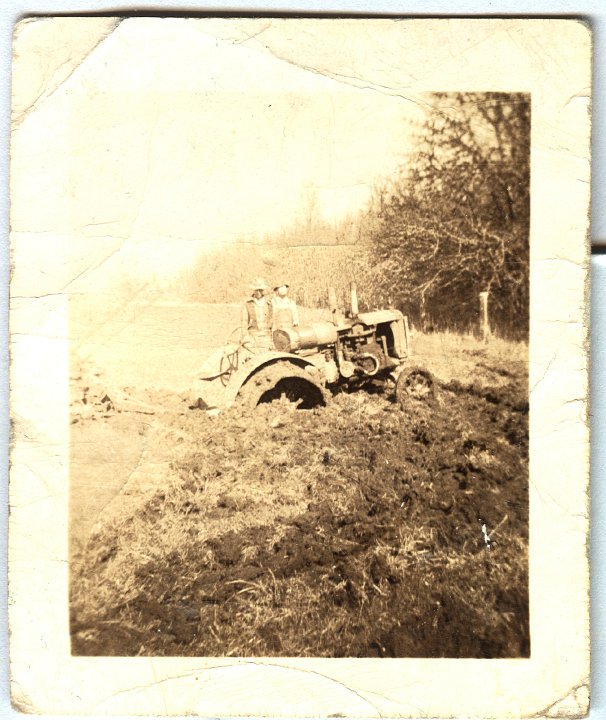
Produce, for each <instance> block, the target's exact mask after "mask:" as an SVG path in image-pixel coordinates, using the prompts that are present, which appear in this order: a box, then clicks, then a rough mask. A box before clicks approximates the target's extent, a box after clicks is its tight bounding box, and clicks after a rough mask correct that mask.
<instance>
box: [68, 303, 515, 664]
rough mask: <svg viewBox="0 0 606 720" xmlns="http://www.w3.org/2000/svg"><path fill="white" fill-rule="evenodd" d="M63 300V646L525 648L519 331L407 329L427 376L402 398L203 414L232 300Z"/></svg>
mask: <svg viewBox="0 0 606 720" xmlns="http://www.w3.org/2000/svg"><path fill="white" fill-rule="evenodd" d="M79 304H80V307H77V305H78V302H76V303H74V304H73V306H72V314H71V316H70V332H71V335H72V337H73V338H74V340H73V342H72V353H71V361H72V367H71V375H72V425H71V452H72V457H71V493H70V513H71V523H70V548H71V561H72V563H71V584H70V592H71V609H72V639H73V651H74V652H75V653H76V654H93V655H95V654H107V655H113V654H118V655H120V654H122V655H131V654H132V655H136V654H140V655H146V654H149V655H188V654H189V655H222V654H229V655H320V656H336V655H345V656H347V655H351V656H358V655H359V656H428V657H429V656H455V657H456V656H469V657H517V656H525V655H527V654H528V652H529V636H528V597H527V571H528V568H527V540H528V502H527V491H528V466H527V462H528V428H527V420H528V415H527V413H528V402H527V401H528V396H527V373H528V359H527V346H526V345H525V344H523V343H509V342H505V341H502V340H498V339H495V340H493V341H492V342H490V343H489V344H487V345H484V344H483V343H481V342H480V341H478V340H477V339H476V338H473V337H471V336H461V335H456V334H450V333H435V334H431V335H422V334H419V333H417V334H415V336H414V339H413V340H414V351H415V357H414V362H415V364H419V365H423V366H426V367H428V368H429V369H430V370H432V372H434V373H435V375H436V377H437V378H438V380H439V382H440V392H439V397H438V399H437V400H436V402H435V403H434V404H433V405H432V406H431V407H427V406H415V407H411V408H410V410H409V412H406V413H403V412H402V411H401V410H400V409H399V408H398V407H397V406H395V405H394V404H393V403H391V402H390V401H389V399H388V398H383V397H381V396H377V395H369V394H367V393H363V392H358V393H355V394H352V395H341V396H338V397H336V398H335V399H334V402H333V403H332V404H331V405H330V407H328V408H325V409H318V410H314V411H301V412H293V410H292V408H291V407H290V405H289V404H288V403H283V402H278V403H274V404H273V405H271V406H266V407H264V408H262V409H261V410H259V411H258V412H257V413H255V414H254V415H246V414H242V413H235V412H233V411H230V412H227V413H225V414H221V415H220V416H219V417H216V418H213V417H209V416H208V415H207V414H206V413H205V412H202V411H199V410H193V409H191V407H190V406H191V403H192V400H193V399H194V398H195V397H196V396H197V395H198V394H199V392H202V393H203V392H207V393H209V397H211V396H212V390H211V387H210V385H212V384H204V383H196V382H195V380H194V378H196V377H197V375H198V374H199V369H200V367H202V366H203V365H204V362H205V360H206V359H207V357H208V355H209V354H211V353H212V352H213V351H214V350H216V348H217V347H219V346H220V345H221V344H222V343H223V342H224V340H225V339H226V338H227V336H228V335H229V333H230V331H231V330H232V329H233V328H235V327H237V324H238V317H239V305H236V304H234V305H211V304H195V303H190V304H187V303H178V304H177V303H170V302H158V303H155V304H149V303H144V302H143V301H139V302H138V301H137V299H136V298H133V299H132V300H131V301H130V302H128V303H125V304H123V305H122V306H121V307H119V306H117V307H115V308H111V307H108V306H107V305H106V306H104V307H99V308H91V307H84V306H83V305H82V303H79ZM318 312H319V311H306V310H304V311H303V316H304V317H303V319H305V318H306V317H308V318H311V317H317V316H318ZM320 312H321V311H320ZM76 338H77V339H76ZM215 389H216V388H215ZM482 525H485V526H486V531H487V533H488V534H489V536H490V541H489V544H487V541H486V539H485V536H484V534H483V531H482ZM319 617H321V618H322V619H323V620H322V623H321V624H318V618H319Z"/></svg>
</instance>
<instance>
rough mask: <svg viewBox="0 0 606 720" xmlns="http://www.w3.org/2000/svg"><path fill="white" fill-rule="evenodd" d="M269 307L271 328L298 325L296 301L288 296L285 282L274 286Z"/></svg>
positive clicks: (276, 328)
mask: <svg viewBox="0 0 606 720" xmlns="http://www.w3.org/2000/svg"><path fill="white" fill-rule="evenodd" d="M271 307H272V330H278V329H280V328H291V327H297V326H298V324H299V311H298V309H297V303H296V302H295V301H294V300H292V299H291V298H289V297H288V285H287V284H286V283H282V285H278V286H277V287H275V288H274V296H273V297H272V299H271Z"/></svg>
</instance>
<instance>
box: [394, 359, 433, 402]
mask: <svg viewBox="0 0 606 720" xmlns="http://www.w3.org/2000/svg"><path fill="white" fill-rule="evenodd" d="M435 392H436V391H435V382H434V379H433V375H432V374H431V373H430V372H429V370H425V369H424V368H420V367H410V368H405V369H404V370H402V372H401V373H400V375H399V377H398V379H397V381H396V398H397V400H398V402H399V403H400V405H401V406H402V408H404V407H406V406H407V405H408V404H409V403H410V401H411V400H412V401H415V400H416V401H429V400H432V399H433V398H434V397H435Z"/></svg>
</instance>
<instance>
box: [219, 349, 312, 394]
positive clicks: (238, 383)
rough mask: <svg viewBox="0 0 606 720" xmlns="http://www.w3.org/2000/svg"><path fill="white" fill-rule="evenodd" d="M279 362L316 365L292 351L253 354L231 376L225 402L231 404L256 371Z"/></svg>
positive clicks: (300, 365)
mask: <svg viewBox="0 0 606 720" xmlns="http://www.w3.org/2000/svg"><path fill="white" fill-rule="evenodd" d="M279 362H289V363H292V364H293V365H296V366H297V367H299V368H303V369H305V368H315V367H316V366H315V365H314V363H312V362H311V361H310V360H307V359H305V358H303V357H301V356H300V355H293V354H292V353H283V352H264V353H262V354H260V355H256V356H253V357H252V358H251V359H250V360H247V361H246V363H244V364H243V365H242V366H241V367H240V368H239V369H238V370H236V372H235V373H234V374H233V375H232V376H231V377H230V379H229V382H228V384H227V387H226V388H225V395H224V400H225V404H226V405H231V404H232V403H233V402H234V401H235V399H236V396H237V394H238V392H239V391H240V388H241V387H242V385H244V384H245V383H246V382H248V380H250V378H251V377H252V376H253V375H255V373H257V372H258V371H259V370H261V369H262V368H266V367H268V366H269V365H275V364H276V363H279Z"/></svg>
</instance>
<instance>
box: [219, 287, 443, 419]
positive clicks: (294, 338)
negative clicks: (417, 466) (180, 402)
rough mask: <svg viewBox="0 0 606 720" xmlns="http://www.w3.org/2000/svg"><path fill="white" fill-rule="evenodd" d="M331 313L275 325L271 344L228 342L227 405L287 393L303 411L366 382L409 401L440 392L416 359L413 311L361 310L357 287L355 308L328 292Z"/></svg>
mask: <svg viewBox="0 0 606 720" xmlns="http://www.w3.org/2000/svg"><path fill="white" fill-rule="evenodd" d="M328 298H329V307H330V312H331V320H330V321H324V322H312V323H309V324H307V325H302V326H298V327H286V328H281V329H278V330H275V331H274V332H273V337H272V340H273V348H274V349H273V350H269V351H257V350H256V348H255V347H254V345H253V342H252V341H251V340H250V339H247V340H244V341H242V342H240V343H231V344H228V345H226V346H225V348H224V349H223V353H222V355H221V359H220V368H219V372H218V373H217V374H215V375H213V376H212V377H209V378H206V379H214V378H217V377H219V378H220V380H221V383H222V384H223V386H224V397H223V405H224V406H226V407H228V406H230V405H233V404H237V403H239V404H241V405H244V406H248V407H255V406H257V405H259V404H260V403H265V402H271V401H273V400H277V399H279V398H280V397H282V396H285V397H286V398H287V399H288V400H290V401H291V402H294V403H295V404H296V405H297V407H298V408H299V409H301V410H305V409H311V408H314V407H318V406H322V405H326V404H327V402H328V401H329V399H330V397H331V395H332V393H333V392H335V391H336V390H339V389H346V390H355V389H358V388H364V387H371V386H372V387H373V388H377V387H379V388H382V389H389V390H393V391H395V398H396V399H397V401H398V402H399V403H400V404H401V405H402V406H403V407H405V406H407V405H408V404H409V403H410V402H411V401H415V400H416V401H419V400H426V399H430V398H431V397H433V395H434V392H435V390H434V380H433V378H432V376H431V374H430V373H429V372H428V371H427V370H425V369H423V368H420V367H416V366H413V365H411V364H410V358H411V349H410V330H409V327H408V321H407V318H406V317H405V316H404V315H403V314H402V313H401V312H400V311H399V310H396V309H393V308H390V309H385V310H372V311H370V312H359V309H358V300H357V291H356V288H355V286H353V285H352V287H351V302H350V307H349V308H348V310H347V311H346V312H342V311H340V310H339V308H338V306H337V301H336V293H335V291H334V289H332V288H329V291H328Z"/></svg>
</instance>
